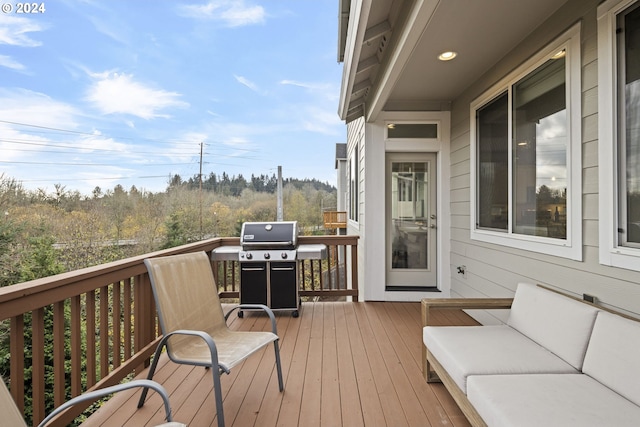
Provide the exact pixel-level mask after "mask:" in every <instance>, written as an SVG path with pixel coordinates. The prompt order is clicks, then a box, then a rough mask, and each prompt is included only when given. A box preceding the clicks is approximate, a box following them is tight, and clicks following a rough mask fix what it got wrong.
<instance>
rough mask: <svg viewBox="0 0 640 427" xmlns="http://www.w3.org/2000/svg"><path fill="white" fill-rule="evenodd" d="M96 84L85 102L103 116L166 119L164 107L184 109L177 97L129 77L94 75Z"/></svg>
mask: <svg viewBox="0 0 640 427" xmlns="http://www.w3.org/2000/svg"><path fill="white" fill-rule="evenodd" d="M93 77H94V78H96V81H95V82H94V83H93V85H92V86H91V87H90V88H89V90H88V92H87V100H89V101H90V102H91V103H93V105H94V106H95V107H96V108H97V109H98V110H100V111H101V112H102V113H104V114H130V115H133V116H137V117H140V118H143V119H153V118H157V117H168V115H166V114H161V113H160V111H161V110H164V109H166V108H173V107H178V108H186V107H188V106H189V104H188V103H186V102H184V101H181V100H180V99H179V98H180V96H181V95H180V94H179V93H176V92H168V91H165V90H162V89H153V88H151V87H148V86H145V85H144V84H142V83H139V82H137V81H135V80H134V79H133V76H132V75H130V74H119V73H110V72H106V73H101V74H94V75H93Z"/></svg>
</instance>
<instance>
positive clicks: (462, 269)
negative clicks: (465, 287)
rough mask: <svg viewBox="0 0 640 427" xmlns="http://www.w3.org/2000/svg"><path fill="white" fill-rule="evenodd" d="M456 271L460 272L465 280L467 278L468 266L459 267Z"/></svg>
mask: <svg viewBox="0 0 640 427" xmlns="http://www.w3.org/2000/svg"><path fill="white" fill-rule="evenodd" d="M456 270H457V271H458V274H462V277H464V278H465V279H466V278H467V266H466V265H459V266H458V267H456Z"/></svg>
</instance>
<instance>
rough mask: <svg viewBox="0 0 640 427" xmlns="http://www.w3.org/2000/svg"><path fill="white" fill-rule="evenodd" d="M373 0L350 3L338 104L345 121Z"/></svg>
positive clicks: (341, 116) (339, 113) (355, 0)
mask: <svg viewBox="0 0 640 427" xmlns="http://www.w3.org/2000/svg"><path fill="white" fill-rule="evenodd" d="M372 1H373V0H354V1H352V2H351V11H350V12H349V28H348V30H347V41H346V48H345V56H344V66H343V68H342V83H341V86H340V103H339V106H338V115H339V116H340V118H341V119H342V120H345V119H346V117H347V114H348V110H349V98H350V97H351V91H352V89H353V84H354V82H355V79H356V72H357V69H358V62H359V61H360V53H361V51H362V44H363V43H364V35H365V32H366V30H367V23H368V21H369V14H370V12H371V2H372Z"/></svg>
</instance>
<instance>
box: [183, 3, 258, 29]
mask: <svg viewBox="0 0 640 427" xmlns="http://www.w3.org/2000/svg"><path fill="white" fill-rule="evenodd" d="M179 10H180V14H181V15H182V16H185V17H188V18H196V19H206V20H212V21H219V22H222V23H223V24H225V25H226V26H228V27H241V26H245V25H253V24H260V23H262V22H264V20H265V16H266V13H265V11H264V8H263V7H262V6H257V5H246V4H245V2H244V0H211V1H209V2H208V3H207V4H189V5H181V6H180V8H179Z"/></svg>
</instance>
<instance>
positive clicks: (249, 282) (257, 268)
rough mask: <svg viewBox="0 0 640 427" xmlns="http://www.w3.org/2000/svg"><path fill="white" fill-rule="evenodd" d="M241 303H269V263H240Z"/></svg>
mask: <svg viewBox="0 0 640 427" xmlns="http://www.w3.org/2000/svg"><path fill="white" fill-rule="evenodd" d="M240 304H264V305H268V304H267V263H266V262H249V263H240Z"/></svg>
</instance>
